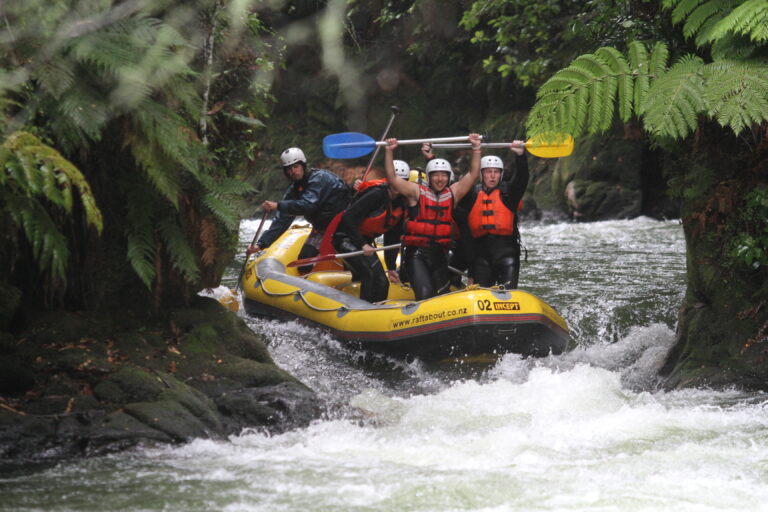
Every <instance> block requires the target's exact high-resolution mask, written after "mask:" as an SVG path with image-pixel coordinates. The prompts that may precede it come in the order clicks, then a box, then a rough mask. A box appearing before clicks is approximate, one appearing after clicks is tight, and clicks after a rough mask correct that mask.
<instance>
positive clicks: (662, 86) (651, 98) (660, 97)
mask: <svg viewBox="0 0 768 512" xmlns="http://www.w3.org/2000/svg"><path fill="white" fill-rule="evenodd" d="M703 66H704V62H703V61H702V60H701V59H700V58H698V57H693V56H687V57H683V58H682V59H681V60H680V61H679V62H678V63H676V64H675V65H674V66H672V67H671V68H670V69H669V71H668V72H667V73H664V74H663V75H661V76H660V77H658V78H657V79H656V80H654V81H653V82H652V84H651V88H650V90H649V91H648V97H647V98H646V102H645V103H644V105H643V107H642V111H643V120H644V122H645V125H646V128H647V129H648V130H649V131H650V132H651V133H653V134H654V135H659V136H665V137H673V138H684V137H685V136H687V135H688V134H689V133H690V132H692V131H694V130H695V129H696V126H697V125H698V122H699V120H698V115H699V114H700V113H703V112H705V111H706V104H705V102H704V95H703V93H704V79H703V70H702V68H703Z"/></svg>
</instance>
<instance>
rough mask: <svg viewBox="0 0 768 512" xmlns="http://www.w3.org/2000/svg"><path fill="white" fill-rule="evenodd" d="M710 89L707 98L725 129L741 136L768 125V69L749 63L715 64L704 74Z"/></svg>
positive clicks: (710, 112)
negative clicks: (764, 123)
mask: <svg viewBox="0 0 768 512" xmlns="http://www.w3.org/2000/svg"><path fill="white" fill-rule="evenodd" d="M704 73H705V78H706V79H707V81H708V83H709V84H710V86H709V87H708V88H707V89H706V90H705V92H704V98H705V100H706V102H707V104H708V105H710V111H709V114H710V115H711V116H712V117H713V118H714V119H716V120H717V122H718V123H720V125H721V126H730V127H731V128H732V129H733V131H734V132H736V133H740V132H742V131H744V130H746V129H748V128H750V127H751V126H753V125H758V124H760V123H763V122H766V121H768V88H767V87H766V84H767V83H768V67H767V66H762V65H758V64H753V63H748V62H723V61H720V62H715V63H713V64H711V65H709V66H707V67H706V68H705V70H704Z"/></svg>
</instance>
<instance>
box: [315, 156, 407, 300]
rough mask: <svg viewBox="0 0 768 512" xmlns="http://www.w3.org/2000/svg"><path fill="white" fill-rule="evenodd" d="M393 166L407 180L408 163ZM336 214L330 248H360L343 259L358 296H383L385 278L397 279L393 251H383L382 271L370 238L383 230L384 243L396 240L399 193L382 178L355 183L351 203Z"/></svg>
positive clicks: (401, 204)
mask: <svg viewBox="0 0 768 512" xmlns="http://www.w3.org/2000/svg"><path fill="white" fill-rule="evenodd" d="M394 166H395V174H396V175H397V177H398V179H404V180H407V179H408V177H409V175H410V173H411V169H410V167H409V166H408V164H407V163H405V162H403V161H402V160H396V161H395V163H394ZM339 215H340V218H339V219H338V226H336V231H335V233H334V234H333V239H332V240H333V246H334V248H335V249H336V251H337V252H353V251H360V250H362V251H363V254H362V255H360V256H353V257H351V258H345V259H344V264H345V265H346V266H347V267H348V268H349V269H350V271H352V276H353V279H354V280H356V281H360V298H361V299H363V300H367V301H368V302H379V301H382V300H385V299H386V298H387V294H388V290H389V282H388V281H387V278H389V281H391V282H393V283H399V282H400V280H399V278H398V275H397V270H396V267H397V262H396V260H397V251H395V250H391V251H386V252H385V253H384V261H385V263H386V265H387V268H389V269H390V270H387V271H386V272H385V271H384V268H383V267H382V265H381V260H380V259H379V256H378V255H377V254H376V252H375V251H374V239H376V237H378V236H380V235H382V234H383V235H384V245H391V244H396V243H397V242H399V241H400V235H401V234H402V225H403V218H404V217H405V202H404V201H403V197H402V196H401V195H400V193H399V192H397V190H396V189H395V188H394V187H392V186H390V185H389V184H388V183H387V180H385V179H380V180H371V181H366V182H362V183H360V184H359V185H357V194H356V195H355V198H354V199H353V200H352V204H350V205H349V207H348V208H347V209H346V210H344V211H343V212H342V213H341V214H339ZM332 224H334V222H333V221H332ZM329 229H330V228H329Z"/></svg>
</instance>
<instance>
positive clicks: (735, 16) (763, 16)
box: [704, 0, 768, 43]
mask: <svg viewBox="0 0 768 512" xmlns="http://www.w3.org/2000/svg"><path fill="white" fill-rule="evenodd" d="M729 32H732V33H734V34H739V35H743V36H746V37H748V38H749V39H750V40H751V41H753V42H755V43H765V42H766V41H768V2H766V1H765V0H747V1H746V2H744V3H743V4H741V5H739V6H738V7H736V8H735V9H733V11H732V12H730V13H729V14H728V15H727V16H725V17H724V18H723V19H722V20H721V21H719V22H718V23H717V25H716V26H715V27H714V28H713V29H712V31H711V32H710V33H709V34H708V35H707V37H706V38H704V41H705V42H713V41H716V40H718V39H722V38H724V37H725V36H726V35H727V34H728V33H729Z"/></svg>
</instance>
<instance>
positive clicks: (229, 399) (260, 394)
mask: <svg viewBox="0 0 768 512" xmlns="http://www.w3.org/2000/svg"><path fill="white" fill-rule="evenodd" d="M216 405H217V406H218V407H219V410H221V412H222V413H223V414H225V415H226V416H228V417H229V419H230V420H231V421H232V423H233V424H234V425H235V426H238V427H240V428H245V427H247V426H249V425H258V424H261V425H264V426H266V427H268V430H271V431H278V432H279V431H285V430H289V429H293V428H299V427H305V426H307V425H308V424H309V423H310V422H311V421H312V420H313V419H315V418H317V417H318V416H319V415H320V412H321V409H320V404H319V403H318V401H317V397H316V396H315V393H314V392H313V391H311V390H310V389H308V388H307V387H305V386H302V385H299V384H296V383H291V382H286V383H283V384H278V385H275V386H267V387H261V388H246V389H239V390H236V391H231V392H228V393H223V394H222V395H221V396H219V397H218V398H217V399H216Z"/></svg>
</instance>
